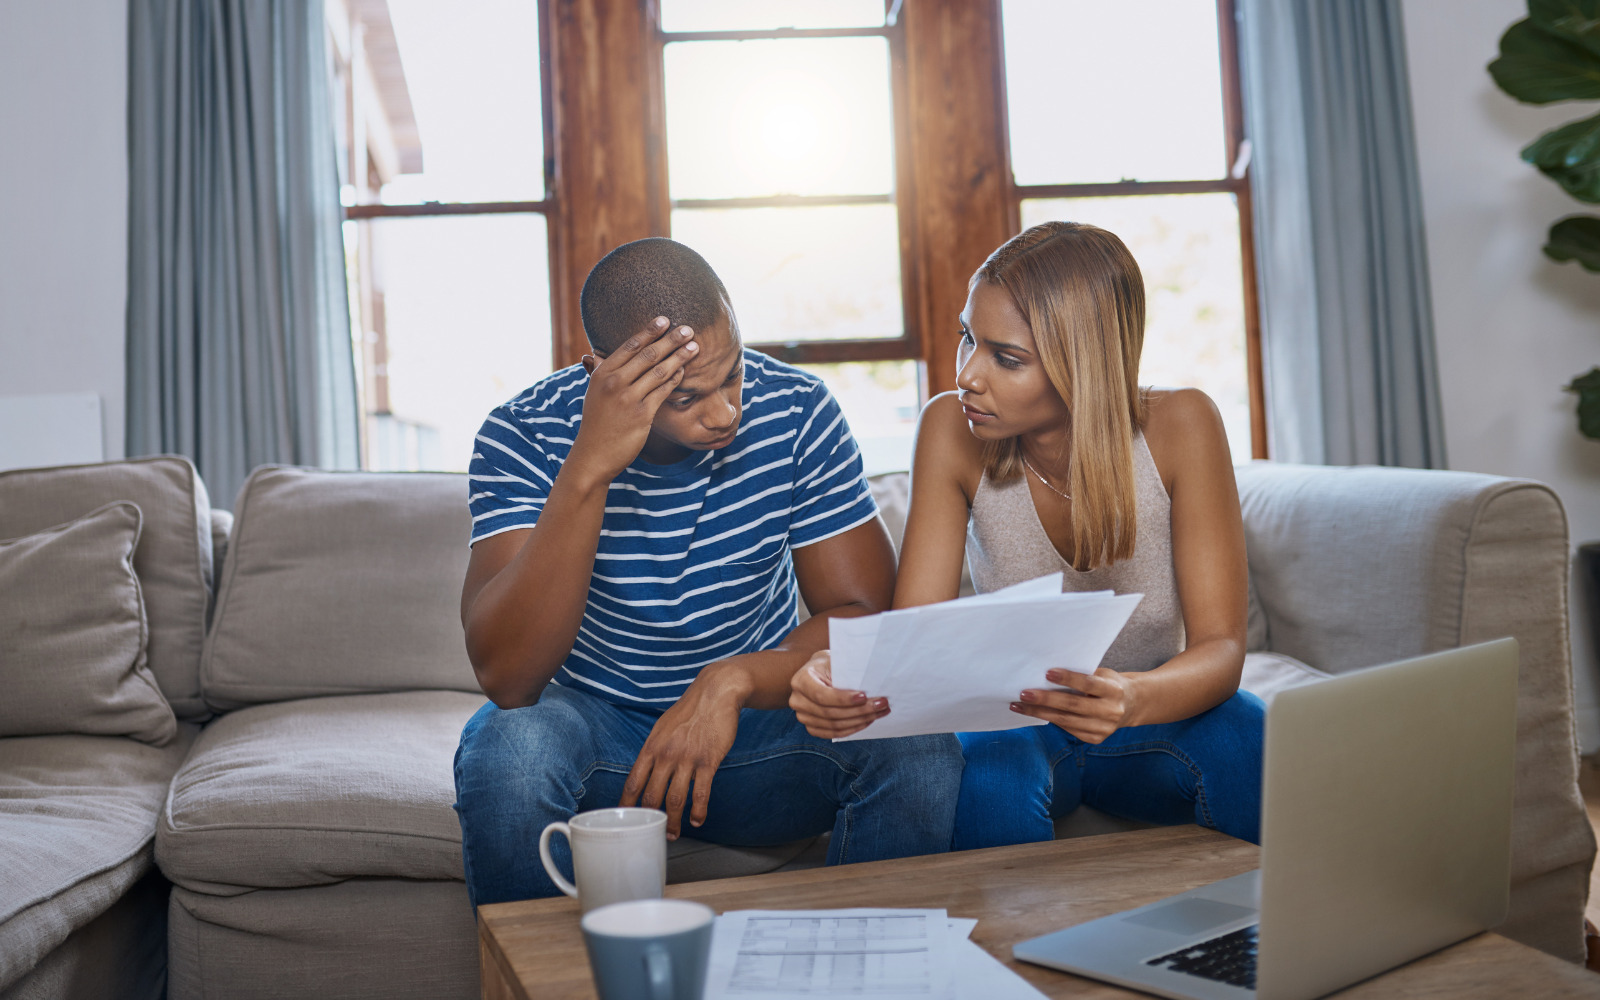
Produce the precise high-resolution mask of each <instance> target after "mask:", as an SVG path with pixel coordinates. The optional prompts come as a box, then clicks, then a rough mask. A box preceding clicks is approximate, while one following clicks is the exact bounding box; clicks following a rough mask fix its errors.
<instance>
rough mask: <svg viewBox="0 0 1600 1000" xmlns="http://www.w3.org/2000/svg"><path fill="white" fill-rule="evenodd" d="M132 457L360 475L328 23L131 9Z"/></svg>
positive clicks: (281, 5)
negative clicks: (172, 456) (290, 466)
mask: <svg viewBox="0 0 1600 1000" xmlns="http://www.w3.org/2000/svg"><path fill="white" fill-rule="evenodd" d="M130 29H131V41H130V58H129V66H130V70H129V72H130V76H131V79H130V88H129V90H130V103H129V133H130V135H129V158H130V171H129V172H130V188H131V192H130V193H131V197H130V210H129V230H130V232H129V239H130V246H131V253H130V264H129V272H130V273H129V279H130V287H129V300H128V443H127V444H128V454H130V455H142V454H157V453H178V454H184V455H188V456H189V457H190V458H191V459H193V461H194V462H195V465H196V466H197V468H199V470H200V474H201V476H202V478H204V479H205V480H206V482H207V484H208V486H209V487H210V489H211V492H212V495H213V497H215V498H217V499H218V501H219V503H225V502H227V501H228V500H229V499H230V498H231V497H232V496H233V495H234V493H235V492H237V490H238V488H239V486H240V484H242V483H243V481H244V479H245V477H246V476H248V475H249V473H250V470H251V469H252V468H254V467H255V466H257V465H260V464H263V463H288V464H295V465H312V466H319V467H323V468H354V467H356V466H357V465H358V464H359V455H358V444H357V441H358V419H359V415H358V413H357V405H356V389H355V369H354V358H353V357H352V353H351V341H350V321H349V313H348V311H347V305H346V303H347V299H346V290H345V278H344V252H343V242H342V237H341V233H340V224H341V221H342V210H341V208H340V203H339V189H338V167H337V162H336V159H335V157H336V156H337V152H336V144H335V143H336V140H335V133H334V121H333V108H332V94H331V92H330V84H329V79H328V71H327V62H326V52H325V44H326V40H325V34H324V32H325V29H324V27H323V23H322V5H321V3H320V2H316V0H299V2H293V0H132V9H131V16H130Z"/></svg>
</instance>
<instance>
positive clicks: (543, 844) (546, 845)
mask: <svg viewBox="0 0 1600 1000" xmlns="http://www.w3.org/2000/svg"><path fill="white" fill-rule="evenodd" d="M558 830H559V831H561V833H562V835H564V836H565V837H566V838H567V843H568V844H569V845H570V844H571V843H572V827H570V826H568V825H567V824H565V823H551V824H550V825H549V826H547V827H545V828H544V832H542V833H540V834H539V860H540V861H543V862H544V871H545V874H546V875H549V876H550V881H552V882H554V883H555V884H556V888H557V889H560V890H561V891H562V892H564V893H566V894H567V895H569V896H571V897H572V898H573V899H577V898H578V887H577V886H575V885H573V884H572V883H571V882H568V881H567V880H566V879H565V878H562V877H561V873H560V872H559V871H557V870H556V863H555V860H554V859H553V858H551V857H550V835H551V834H552V833H555V832H556V831H558Z"/></svg>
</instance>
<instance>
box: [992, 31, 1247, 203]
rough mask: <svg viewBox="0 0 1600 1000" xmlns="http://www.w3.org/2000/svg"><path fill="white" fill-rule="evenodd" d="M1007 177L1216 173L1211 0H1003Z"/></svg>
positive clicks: (1216, 61) (1218, 99)
mask: <svg viewBox="0 0 1600 1000" xmlns="http://www.w3.org/2000/svg"><path fill="white" fill-rule="evenodd" d="M1002 12H1003V18H1004V30H1005V48H1006V98H1007V102H1008V104H1009V106H1010V128H1011V169H1012V173H1013V174H1014V175H1015V177H1016V180H1017V183H1018V184H1083V183H1098V182H1106V181H1120V180H1141V181H1158V180H1203V179H1207V178H1213V177H1222V176H1223V175H1224V174H1225V173H1226V171H1227V168H1228V164H1227V163H1226V162H1225V159H1226V155H1227V153H1226V149H1225V138H1226V136H1225V133H1224V131H1223V120H1222V77H1221V60H1220V56H1219V54H1218V50H1217V5H1216V3H1215V0H1149V2H1146V3H1139V4H1129V3H1104V2H1100V0H1004V4H1003V7H1002Z"/></svg>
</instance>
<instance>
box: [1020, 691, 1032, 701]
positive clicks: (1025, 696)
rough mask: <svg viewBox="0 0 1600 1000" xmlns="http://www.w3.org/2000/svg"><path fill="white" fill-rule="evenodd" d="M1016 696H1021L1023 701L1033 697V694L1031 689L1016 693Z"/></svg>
mask: <svg viewBox="0 0 1600 1000" xmlns="http://www.w3.org/2000/svg"><path fill="white" fill-rule="evenodd" d="M1017 697H1019V698H1021V699H1022V700H1023V701H1032V700H1033V698H1034V694H1033V692H1032V691H1024V692H1022V693H1021V694H1020V695H1018V696H1017Z"/></svg>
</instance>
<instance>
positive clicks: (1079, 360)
mask: <svg viewBox="0 0 1600 1000" xmlns="http://www.w3.org/2000/svg"><path fill="white" fill-rule="evenodd" d="M972 280H973V282H979V281H987V282H990V283H991V284H994V285H997V286H999V287H1001V288H1003V289H1005V290H1006V292H1007V293H1008V294H1009V295H1010V296H1011V301H1012V302H1014V303H1016V306H1017V309H1018V311H1020V312H1021V313H1022V316H1023V318H1024V319H1026V320H1027V321H1028V326H1029V328H1030V329H1031V330H1032V331H1033V341H1034V344H1035V346H1036V347H1037V348H1038V352H1039V360H1040V362H1041V363H1042V364H1043V365H1044V370H1045V374H1046V375H1047V376H1048V377H1049V379H1050V384H1051V385H1053V386H1055V389H1056V391H1057V392H1059V393H1060V394H1061V398H1062V400H1063V401H1065V402H1066V404H1067V409H1068V411H1069V412H1070V414H1071V417H1070V420H1071V423H1070V426H1069V428H1068V442H1069V447H1070V448H1071V453H1070V455H1069V457H1068V464H1067V490H1066V491H1067V493H1068V494H1070V495H1071V497H1072V567H1073V568H1074V569H1076V570H1078V571H1080V572H1081V571H1083V570H1087V569H1093V568H1095V567H1097V566H1104V565H1106V564H1108V563H1113V562H1117V561H1119V560H1122V559H1126V558H1128V557H1129V556H1131V555H1133V546H1134V541H1135V534H1136V529H1137V517H1136V506H1135V504H1136V501H1135V497H1134V482H1133V434H1134V431H1135V430H1136V429H1138V428H1141V427H1143V426H1144V420H1145V400H1144V395H1143V393H1141V392H1140V391H1139V383H1138V378H1139V352H1140V351H1141V350H1142V349H1143V347H1144V277H1143V276H1142V275H1141V274H1140V273H1139V265H1138V263H1137V262H1135V261H1134V259H1133V255H1132V254H1131V253H1129V252H1128V248H1127V247H1126V246H1124V245H1123V243H1122V241H1121V240H1119V239H1117V237H1116V236H1115V235H1113V234H1111V233H1109V232H1107V231H1106V230H1104V229H1101V228H1099V227H1098V226H1091V225H1087V224H1085V223H1081V222H1045V223H1041V224H1040V225H1037V226H1033V227H1032V228H1030V229H1026V230H1024V231H1023V232H1021V233H1018V234H1017V235H1016V236H1014V237H1012V238H1011V239H1009V240H1007V241H1006V242H1005V244H1004V245H1003V246H1001V247H1000V248H999V249H998V250H996V251H995V252H994V253H992V254H990V255H989V259H988V260H986V261H984V262H983V266H982V267H980V268H978V273H977V274H975V275H973V277H972ZM1036 464H1037V463H1036ZM983 467H984V471H985V472H986V473H988V475H989V478H991V479H993V480H995V481H998V482H1003V481H1005V480H1009V479H1012V478H1014V477H1016V476H1019V475H1022V473H1023V465H1022V442H1021V440H1020V439H1018V438H1005V439H1004V440H1000V441H988V442H985V443H984V446H983Z"/></svg>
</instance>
